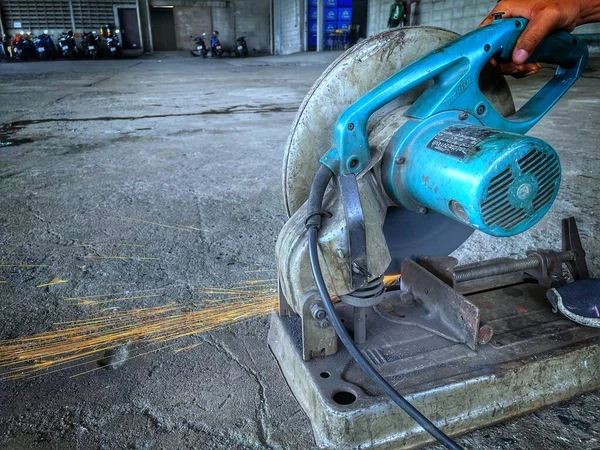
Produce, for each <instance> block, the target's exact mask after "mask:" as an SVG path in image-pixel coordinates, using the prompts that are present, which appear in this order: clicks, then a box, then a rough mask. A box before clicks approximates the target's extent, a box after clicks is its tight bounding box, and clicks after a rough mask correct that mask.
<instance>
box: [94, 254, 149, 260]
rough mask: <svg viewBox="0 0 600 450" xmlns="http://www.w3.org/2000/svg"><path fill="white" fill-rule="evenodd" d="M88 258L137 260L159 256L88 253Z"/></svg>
mask: <svg viewBox="0 0 600 450" xmlns="http://www.w3.org/2000/svg"><path fill="white" fill-rule="evenodd" d="M86 258H89V259H118V260H139V261H160V258H150V257H146V256H106V255H99V256H94V255H88V256H86Z"/></svg>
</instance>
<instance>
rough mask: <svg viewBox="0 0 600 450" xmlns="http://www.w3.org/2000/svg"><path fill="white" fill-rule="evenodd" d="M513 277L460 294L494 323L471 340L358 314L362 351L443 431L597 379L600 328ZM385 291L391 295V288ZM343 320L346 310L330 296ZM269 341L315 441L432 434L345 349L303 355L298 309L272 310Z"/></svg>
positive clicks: (487, 421)
mask: <svg viewBox="0 0 600 450" xmlns="http://www.w3.org/2000/svg"><path fill="white" fill-rule="evenodd" d="M545 292H546V290H545V289H544V288H542V287H540V286H539V285H537V284H531V283H521V284H517V285H512V286H510V287H502V288H498V289H494V290H489V291H486V292H483V293H477V294H471V295H467V296H466V297H467V298H468V300H469V301H471V302H472V303H474V304H475V305H476V306H477V307H478V308H479V309H480V311H481V321H482V323H485V324H489V325H490V326H492V328H493V329H494V335H493V337H492V339H491V340H490V342H489V343H488V344H486V345H478V346H477V348H476V350H472V349H470V348H469V347H468V346H466V345H464V344H460V343H453V342H451V341H449V340H447V339H444V338H442V337H440V336H438V335H436V334H433V333H431V332H429V331H426V330H424V329H422V328H418V327H415V326H411V325H406V324H398V323H394V322H391V321H390V320H387V319H385V318H383V317H382V316H381V315H380V314H377V313H376V312H375V311H374V310H371V313H370V314H368V317H367V341H366V342H365V343H364V344H360V345H359V347H360V348H361V350H362V352H363V353H364V354H365V355H366V356H367V357H368V358H369V359H370V361H371V362H372V364H373V365H374V366H375V367H376V369H377V370H378V371H379V372H380V373H381V374H382V375H383V376H384V377H385V378H386V379H387V380H388V381H390V382H391V383H392V385H393V386H394V387H395V388H396V389H397V390H398V391H399V392H400V393H401V394H403V395H404V396H405V397H406V398H407V400H408V401H410V402H411V403H412V404H413V405H414V406H415V407H417V408H418V409H419V410H420V411H421V412H422V413H423V414H424V415H425V416H426V417H428V418H429V419H431V420H432V421H433V422H434V423H435V424H436V425H438V426H439V427H441V428H442V429H443V430H444V431H445V432H446V433H448V434H450V435H457V434H461V433H465V432H468V431H471V430H474V429H477V428H482V427H486V426H489V425H491V424H493V423H496V422H500V421H503V420H506V419H509V418H512V417H515V416H518V415H520V414H524V413H526V412H529V411H533V410H536V409H538V408H541V407H543V406H546V405H550V404H552V403H555V402H559V401H563V400H567V399H569V398H571V397H573V396H575V395H577V394H580V393H583V392H586V391H590V390H593V389H597V388H599V387H600V339H598V338H599V337H600V330H599V329H597V328H587V327H583V326H580V325H577V324H575V323H573V322H571V321H569V320H567V319H566V318H564V317H563V316H561V315H560V314H554V313H552V308H551V306H550V304H549V302H548V301H547V300H545V299H544V295H545ZM385 295H396V294H394V293H393V292H391V293H386V294H385ZM337 310H338V314H339V316H340V318H342V319H343V320H344V322H345V324H346V325H347V326H348V328H349V331H352V330H351V326H352V310H351V308H349V307H348V306H346V305H344V304H341V303H340V304H337ZM269 346H270V348H271V350H272V352H273V353H274V355H275V357H276V358H277V361H278V362H279V365H280V368H281V370H282V372H283V375H284V376H285V378H286V380H287V382H288V384H289V386H290V388H291V389H292V392H293V393H294V396H295V397H296V399H297V400H298V402H299V403H300V405H301V406H302V408H303V409H304V411H305V412H306V414H307V415H308V417H309V418H310V420H311V423H312V426H313V431H314V436H315V440H316V443H317V445H318V446H319V447H321V448H323V447H325V448H350V447H353V448H354V447H360V448H417V447H419V446H421V445H424V444H426V443H429V442H431V440H432V438H431V437H430V436H429V435H428V434H426V433H425V432H424V431H423V430H422V429H421V428H420V427H419V426H418V425H416V424H415V423H414V422H413V421H412V420H411V419H410V418H409V417H408V416H407V415H406V414H404V413H403V412H402V411H401V410H400V409H399V408H398V407H397V406H396V405H394V404H393V403H392V402H391V401H390V400H389V399H388V398H387V396H385V395H384V394H382V393H381V392H379V391H378V390H377V388H376V387H375V385H374V384H373V383H372V382H371V381H370V380H369V379H368V377H367V376H366V375H365V374H364V373H363V372H362V370H361V369H360V368H359V367H358V366H357V365H356V364H355V363H354V362H353V360H352V358H351V357H350V355H349V354H348V352H347V351H346V350H345V349H343V348H340V350H339V351H338V352H337V353H336V354H335V355H333V356H328V357H326V358H313V359H312V360H311V361H308V362H306V361H303V358H302V347H301V325H300V319H299V317H281V316H279V315H273V317H272V319H271V329H270V331H269Z"/></svg>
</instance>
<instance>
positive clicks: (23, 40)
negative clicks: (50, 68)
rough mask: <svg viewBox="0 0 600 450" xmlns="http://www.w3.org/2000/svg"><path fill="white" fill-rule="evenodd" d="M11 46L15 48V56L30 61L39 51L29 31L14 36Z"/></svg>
mask: <svg viewBox="0 0 600 450" xmlns="http://www.w3.org/2000/svg"><path fill="white" fill-rule="evenodd" d="M11 46H12V48H13V58H14V59H20V60H21V61H29V60H30V59H35V58H36V57H37V51H36V49H35V45H33V41H32V40H31V38H30V37H29V35H28V34H27V33H25V34H15V37H13V38H12V41H11Z"/></svg>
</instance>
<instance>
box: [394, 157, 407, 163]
mask: <svg viewBox="0 0 600 450" xmlns="http://www.w3.org/2000/svg"><path fill="white" fill-rule="evenodd" d="M395 162H396V164H398V165H400V164H404V163H405V162H406V158H405V157H404V156H398V157H397V158H396V161H395Z"/></svg>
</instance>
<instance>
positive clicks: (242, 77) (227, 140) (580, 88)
mask: <svg viewBox="0 0 600 450" xmlns="http://www.w3.org/2000/svg"><path fill="white" fill-rule="evenodd" d="M331 57H332V55H293V56H290V57H283V58H273V57H271V58H261V59H248V60H243V61H238V60H226V59H225V60H221V61H212V60H206V61H202V60H199V59H194V58H171V59H156V58H140V59H136V60H123V61H94V62H91V61H90V62H86V61H79V62H60V61H59V62H47V63H29V64H18V63H15V64H10V65H0V119H1V120H0V123H2V124H10V123H11V122H12V123H16V124H17V125H19V126H18V127H17V129H15V128H12V129H11V128H10V127H5V129H4V131H5V132H6V131H9V132H11V133H12V138H13V139H22V140H24V141H22V144H21V145H19V146H9V147H4V148H0V179H1V183H0V206H1V211H2V214H1V216H0V223H1V224H2V233H1V234H0V244H1V245H2V252H1V253H0V264H47V265H49V267H38V268H31V269H22V268H0V280H5V281H7V282H6V283H5V284H1V285H0V339H7V338H11V337H17V336H25V335H29V334H32V333H36V332H41V331H46V330H49V329H51V328H52V326H53V324H54V323H56V322H60V321H65V320H72V319H77V318H83V317H87V316H89V315H90V314H91V313H93V312H97V310H95V311H94V310H91V309H90V308H89V307H83V306H74V305H73V304H72V303H69V302H66V301H64V300H63V298H64V297H74V296H86V295H95V294H102V293H109V292H120V291H123V290H125V291H127V292H135V291H137V290H141V289H152V288H161V290H160V291H159V292H160V296H159V297H152V298H147V299H140V300H138V301H132V302H130V303H128V304H127V307H129V308H133V307H142V306H152V305H159V304H165V303H167V302H168V301H178V302H181V303H183V304H187V305H190V306H193V305H196V303H197V302H198V301H199V298H198V289H199V288H202V287H205V286H215V285H216V286H223V287H227V286H230V285H232V284H234V283H236V282H238V281H240V280H243V279H245V278H247V274H246V273H245V271H246V270H249V269H257V268H262V269H274V267H275V259H274V247H275V240H276V237H277V233H278V231H279V229H280V227H281V225H282V224H283V223H284V221H285V219H286V218H285V216H284V213H283V204H282V196H281V192H280V166H281V161H282V151H281V149H282V148H283V144H284V142H285V139H286V137H287V134H288V130H289V128H290V126H291V124H292V121H293V119H294V114H295V110H296V108H297V107H298V106H299V104H300V102H301V100H302V98H303V96H304V95H305V93H306V92H307V91H308V89H309V88H310V86H311V84H312V83H313V81H314V80H315V79H316V78H317V77H318V76H319V74H320V73H321V72H322V71H323V69H324V68H325V67H326V64H327V63H328V62H329V60H330V59H331ZM586 77H588V78H586V79H583V80H581V81H580V82H579V83H578V85H577V87H576V88H575V89H573V90H572V91H571V93H570V94H569V96H568V97H567V98H566V99H565V100H563V101H562V102H561V103H560V105H559V106H558V107H557V108H556V109H555V110H554V111H553V112H552V113H551V114H550V115H549V116H548V117H547V118H546V119H545V120H544V121H543V123H542V124H540V125H539V126H537V127H536V128H535V129H534V130H533V132H532V134H534V135H537V136H540V137H542V138H544V139H546V140H547V141H548V142H550V143H551V144H552V145H554V146H555V147H556V149H557V150H558V151H559V153H560V154H561V156H562V162H563V166H564V174H563V176H564V183H563V190H562V193H561V195H560V197H559V199H558V201H557V202H556V205H555V207H554V208H553V211H552V213H551V214H550V215H549V217H548V219H547V220H544V222H543V223H541V224H540V225H539V226H537V227H535V228H534V229H533V230H532V231H531V232H529V233H528V234H527V235H525V236H523V237H522V238H520V239H510V240H505V241H502V240H498V239H492V238H487V237H483V236H480V235H476V236H475V237H474V238H473V239H472V240H471V241H470V242H468V243H467V244H466V245H465V246H464V249H462V250H461V251H462V253H459V254H461V255H462V256H463V259H464V260H467V259H468V258H476V257H481V256H486V257H487V256H489V255H490V254H493V255H501V254H517V253H520V252H521V250H523V249H524V248H528V247H530V246H532V245H536V244H539V245H541V246H549V247H556V245H557V244H558V236H559V231H558V219H559V218H560V217H561V216H563V215H564V214H573V215H575V216H576V217H578V219H580V224H581V226H582V227H581V228H582V232H583V238H584V245H586V246H587V248H588V251H589V260H590V262H591V263H592V267H593V268H594V269H595V270H596V271H598V269H599V268H600V267H599V266H600V264H599V256H600V244H599V242H598V237H597V230H598V217H597V214H596V211H597V203H598V199H599V198H600V195H599V192H598V189H599V188H598V179H597V172H598V168H599V166H600V162H599V159H598V156H597V153H596V150H597V149H596V144H597V141H598V138H599V137H600V129H598V126H597V117H598V113H599V112H600V111H599V104H598V99H597V95H598V86H599V81H598V78H597V75H596V74H595V73H594V72H589V73H586ZM594 77H596V78H594ZM540 79H541V77H540V78H536V79H531V80H527V81H524V82H520V83H519V84H518V86H517V83H515V92H516V97H517V99H518V100H520V101H522V100H523V99H524V98H525V97H526V96H527V95H531V93H532V92H533V89H534V88H535V87H536V86H538V85H539V83H540V81H539V80H540ZM28 120H37V122H15V121H28ZM27 140H31V142H26V141H27ZM0 141H2V138H0ZM125 219H138V220H145V221H152V222H160V223H163V224H170V225H173V226H183V227H188V226H193V227H194V228H195V229H198V230H199V231H196V230H192V231H190V230H189V229H181V228H166V227H160V226H154V225H152V224H148V223H142V222H136V223H133V222H130V221H128V220H125ZM131 244H135V245H136V247H128V246H127V245H131ZM124 254H127V255H135V256H138V257H153V258H159V259H158V260H126V261H123V260H117V261H111V260H108V261H104V260H97V259H91V258H89V257H90V256H98V255H124ZM54 277H60V278H64V279H67V280H69V282H68V283H65V284H61V285H57V286H53V287H51V288H48V289H39V288H36V286H37V285H38V284H40V283H45V282H48V281H49V280H51V279H53V278H54ZM267 327H268V318H267V317H261V318H256V319H253V320H251V321H249V322H246V323H244V324H241V325H236V326H233V327H231V328H228V329H226V330H223V331H218V332H211V333H205V334H202V335H197V336H194V337H191V338H188V339H184V340H183V341H182V346H183V345H188V344H193V343H199V344H200V345H199V346H197V347H195V348H193V349H191V350H188V351H185V352H181V353H176V354H175V353H173V352H172V351H170V350H164V351H159V352H156V353H153V354H150V355H147V356H144V357H140V358H136V359H133V360H131V361H129V362H127V363H126V364H124V365H123V366H121V367H120V368H118V369H117V370H104V369H103V370H98V371H95V372H92V373H89V374H86V375H82V376H78V377H75V378H71V376H72V375H77V374H79V373H80V372H81V368H74V369H70V370H67V371H65V372H59V373H54V374H49V375H46V376H43V377H39V378H33V379H25V380H18V381H9V382H8V381H5V382H0V410H1V411H2V414H0V446H2V447H4V448H10V449H21V448H22V449H25V448H32V447H34V448H40V449H70V448H92V449H93V448H101V449H113V448H115V449H121V448H135V449H180V448H198V449H231V448H240V449H241V448H255V449H263V448H284V449H307V448H313V447H314V442H313V440H312V436H311V430H310V424H309V422H308V419H307V418H306V416H305V415H304V414H303V412H302V411H301V410H300V409H299V407H298V405H297V404H296V402H295V400H294V398H293V397H292V396H291V394H290V393H289V390H288V388H287V386H286V383H285V381H284V380H283V378H282V377H281V375H280V372H279V370H278V367H277V364H276V362H275V361H274V359H273V357H272V355H271V354H270V352H269V350H268V348H267V346H266V334H267ZM599 405H600V394H598V393H592V394H589V395H584V396H581V397H579V398H577V399H575V400H573V401H571V402H569V403H566V404H561V405H557V406H555V407H553V408H548V409H544V410H541V411H539V412H536V413H534V414H530V415H528V416H525V417H522V418H519V419H517V420H515V421H512V422H509V423H506V424H503V425H497V426H494V427H490V428H488V429H485V430H481V431H478V432H476V433H473V434H471V435H468V436H465V437H463V438H461V439H459V442H460V443H461V444H463V445H464V446H465V447H466V448H469V449H504V448H506V449H508V448H511V449H515V448H519V449H540V448H547V449H567V448H576V449H595V448H600V441H599V439H600V437H599V433H600V425H599V423H600V422H599V413H598V410H599V408H598V406H599Z"/></svg>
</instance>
